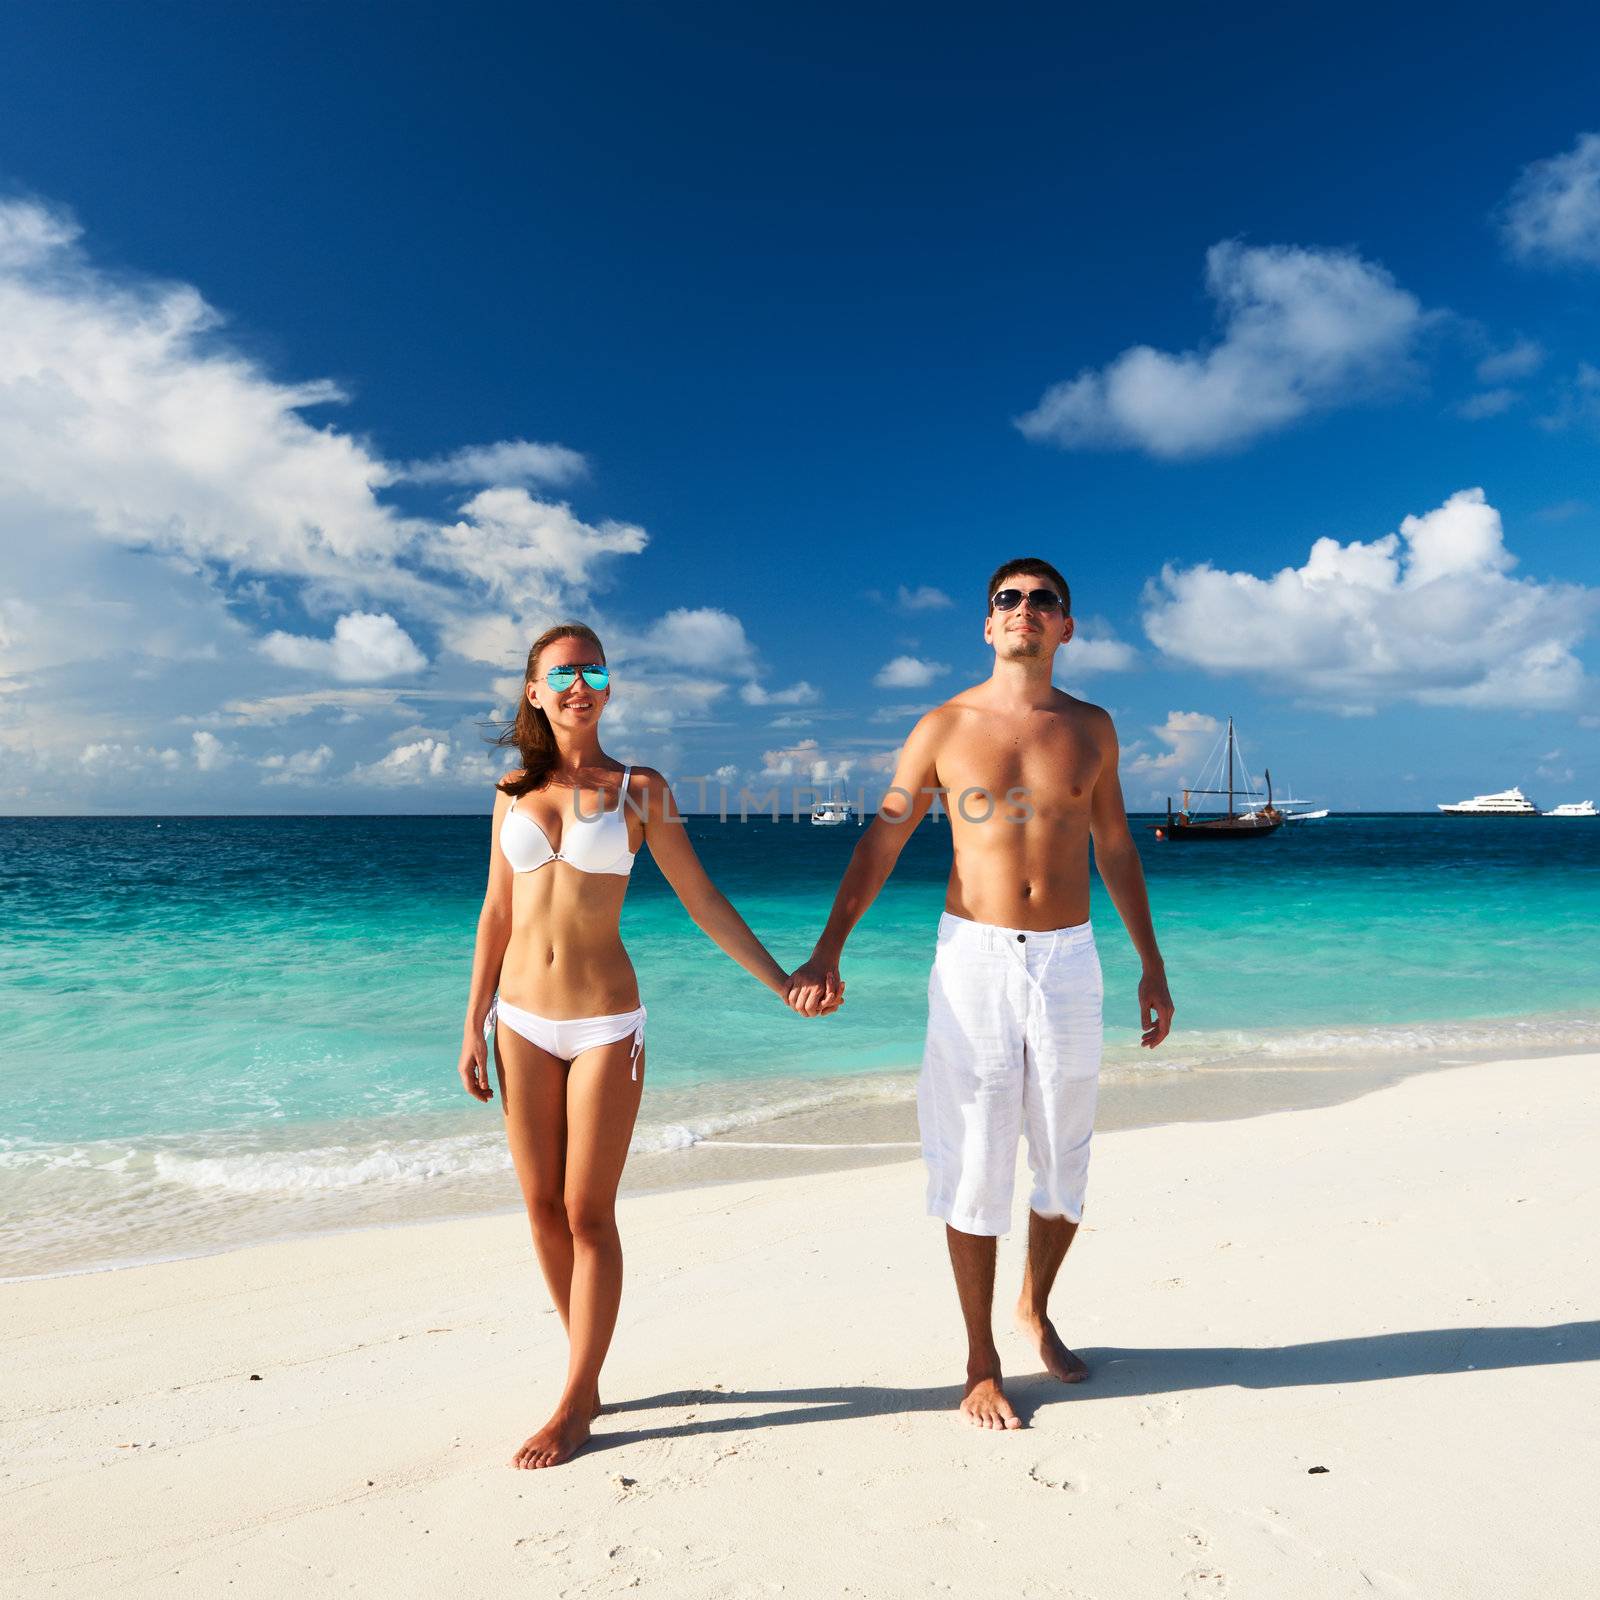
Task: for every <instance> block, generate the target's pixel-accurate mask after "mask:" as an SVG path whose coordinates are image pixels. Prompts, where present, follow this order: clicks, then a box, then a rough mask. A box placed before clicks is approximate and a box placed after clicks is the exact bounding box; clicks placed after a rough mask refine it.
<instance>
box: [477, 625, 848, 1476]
mask: <svg viewBox="0 0 1600 1600" xmlns="http://www.w3.org/2000/svg"><path fill="white" fill-rule="evenodd" d="M609 699H610V673H609V671H608V669H607V667H606V664H605V652H604V650H603V649H602V648H601V645H600V640H599V639H598V638H597V637H596V635H595V634H594V632H593V631H592V630H591V629H589V628H586V627H584V626H583V625H582V624H580V623H563V624H561V625H560V626H558V627H554V628H550V629H548V630H547V631H546V632H544V633H542V634H540V635H539V637H538V638H537V639H535V640H534V642H533V648H532V649H531V650H530V651H529V652H528V666H527V672H526V676H525V681H524V683H523V690H522V701H521V704H520V705H519V706H518V707H517V717H516V721H515V723H514V724H513V725H512V727H511V729H510V730H509V732H508V733H507V734H506V735H505V736H504V737H503V739H502V740H501V742H502V743H504V744H514V745H516V747H517V749H518V751H519V753H520V755H521V758H522V766H521V768H520V770H518V771H514V772H510V773H508V774H507V775H506V777H505V778H504V779H503V780H502V781H501V782H500V784H499V785H498V786H497V793H496V795H495V805H494V824H493V837H492V841H491V844H490V850H489V888H488V892H487V894H486V895H485V896H484V902H483V911H482V913H481V914H480V916H479V918H478V938H477V945H476V948H475V950H474V952H473V961H472V993H471V996H470V998H469V1000H468V1002H467V1019H466V1029H465V1036H464V1038H463V1040H462V1045H461V1078H462V1082H463V1083H464V1084H465V1085H466V1088H467V1092H468V1093H469V1094H471V1095H473V1096H474V1097H475V1098H477V1099H479V1100H489V1099H492V1098H493V1090H492V1089H491V1088H490V1084H489V1061H488V1046H487V1044H486V1042H485V1037H484V1035H485V1031H486V1029H487V1027H488V1025H489V1023H490V1022H492V1021H493V1022H497V1026H496V1028H495V1069H496V1076H497V1077H498V1079H499V1083H500V1097H501V1107H502V1110H503V1112H504V1116H505V1123H506V1133H507V1135H508V1137H509V1139H510V1143H511V1158H512V1162H513V1164H514V1165H515V1167H516V1172H517V1180H518V1182H519V1183H520V1184H521V1186H522V1196H523V1200H524V1201H525V1202H526V1204H527V1207H528V1220H529V1222H530V1223H531V1224H532V1227H533V1244H534V1250H535V1252H536V1253H537V1255H538V1257H539V1265H540V1267H541V1268H542V1269H543V1272H544V1277H545V1282H546V1283H547V1284H548V1285H549V1287H550V1294H551V1297H552V1298H553V1299H554V1301H555V1305H556V1310H557V1311H559V1312H560V1313H561V1320H562V1322H563V1324H564V1325H565V1327H566V1329H567V1338H568V1343H569V1346H570V1358H569V1362H568V1367H567V1379H566V1386H565V1387H564V1388H563V1390H562V1392H561V1398H560V1400H559V1401H558V1402H557V1404H556V1409H555V1413H554V1415H553V1416H552V1417H551V1418H550V1420H549V1421H548V1422H547V1423H546V1424H545V1425H544V1426H543V1427H542V1428H540V1429H539V1431H538V1432H537V1433H535V1434H533V1435H532V1436H531V1437H530V1438H528V1439H527V1440H526V1441H525V1442H524V1443H523V1445H522V1447H521V1449H519V1450H518V1451H517V1453H516V1455H515V1456H514V1457H513V1458H512V1465H513V1466H517V1467H553V1466H558V1465H560V1463H561V1462H563V1461H566V1460H567V1459H568V1458H569V1457H571V1456H572V1455H573V1453H574V1452H575V1451H577V1450H578V1449H580V1448H581V1447H582V1446H583V1444H584V1443H585V1441H586V1440H587V1439H588V1437H589V1424H590V1421H591V1419H592V1418H593V1417H594V1416H595V1414H596V1413H597V1412H598V1411H599V1409H600V1398H599V1383H600V1367H601V1363H602V1362H603V1361H604V1360H605V1357H606V1350H607V1348H608V1346H609V1345H610V1343H611V1333H612V1329H613V1328H614V1327H615V1325H616V1319H617V1306H618V1303H619V1301H620V1299H621V1296H622V1245H621V1241H620V1240H619V1238H618V1236H617V1222H616V1196H617V1184H618V1182H619V1180H620V1179H621V1177H622V1165H623V1162H624V1161H625V1160H626V1159H627V1155H628V1144H629V1141H630V1140H631V1138H632V1136H633V1123H634V1117H635V1116H636V1114H637V1112H638V1110H639V1097H640V1094H641V1092H642V1089H643V1082H642V1079H643V1065H644V1019H645V1009H644V1007H643V1006H642V1005H641V1004H640V1003H639V985H638V981H637V979H636V978H635V977H634V972H633V966H632V964H631V963H630V962H629V960H628V953H627V951H626V950H624V949H623V947H622V939H621V936H620V932H619V926H618V924H619V921H620V917H621V912H622V899H623V896H624V894H626V892H627V888H628V874H629V872H630V871H631V869H632V867H633V859H634V856H635V855H636V854H637V852H638V849H639V846H640V845H641V844H648V845H649V846H650V853H651V855H652V856H653V857H654V858H655V862H656V865H657V866H658V867H659V868H660V869H661V873H662V876H663V877H664V878H665V879H666V880H667V882H668V883H669V884H670V885H671V886H672V888H673V890H674V891H675V892H676V894H677V896H678V898H679V899H680V900H681V901H682V902H683V904H684V908H685V909H686V910H687V911H688V913H689V915H690V916H691V917H692V918H693V919H694V921H695V923H696V924H697V925H698V926H699V927H700V928H701V929H702V930H703V931H704V932H705V933H706V934H707V935H708V936H709V937H710V938H711V939H712V940H714V941H715V942H716V943H717V944H718V945H719V946H720V947H721V948H722V949H723V950H725V951H726V952H727V953H728V954H729V955H730V956H731V957H732V958H733V959H734V960H735V961H737V962H738V963H739V965H740V966H742V967H743V968H744V969H745V970H746V971H747V972H749V973H751V974H752V975H753V976H754V977H756V978H757V979H759V980H760V981H761V982H762V983H764V984H765V985H766V986H767V988H769V989H771V990H772V991H773V993H774V994H776V995H777V996H778V997H779V998H780V999H783V998H784V997H785V996H786V994H787V991H788V977H787V975H786V974H785V973H784V971H783V970H782V968H780V967H779V966H778V964H777V962H776V961H774V960H773V959H772V957H771V956H770V955H769V954H768V953H767V951H766V949H765V947H764V946H763V945H762V944H761V942H760V940H758V939H757V938H756V936H755V935H754V934H753V933H751V931H750V929H749V928H748V927H746V925H745V923H744V920H743V919H742V918H741V917H740V915H739V913H738V912H737V911H735V910H734V909H733V907H732V906H731V905H730V904H729V903H728V901H727V900H726V899H725V898H724V897H723V895H722V894H721V893H720V892H719V891H718V890H717V889H716V888H715V886H714V885H713V884H712V882H711V880H710V879H709V878H708V877H707V876H706V873H705V869H704V868H703V867H701V865H700V862H699V860H698V858H697V857H696V856H695V853H694V847H693V845H691V844H690V842H689V837H688V832H687V830H686V829H685V828H684V827H683V825H682V823H681V821H680V819H679V817H678V812H677V807H676V805H675V804H674V802H673V798H672V792H671V790H670V789H669V788H668V787H667V783H666V780H665V779H664V778H663V777H662V776H661V774H660V773H659V772H657V771H655V770H654V769H653V768H651V767H631V766H624V765H623V764H622V763H621V762H618V761H614V760H613V759H612V758H611V757H610V756H608V755H607V754H606V753H605V752H604V751H603V750H602V749H601V748H600V726H599V725H600V714H601V713H602V712H603V711H604V710H605V707H606V702H607V701H608V700H609ZM497 990H498V994H497V993H496V991H497ZM829 1009H833V1007H829Z"/></svg>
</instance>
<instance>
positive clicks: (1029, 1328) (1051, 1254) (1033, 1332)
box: [952, 1211, 1089, 1383]
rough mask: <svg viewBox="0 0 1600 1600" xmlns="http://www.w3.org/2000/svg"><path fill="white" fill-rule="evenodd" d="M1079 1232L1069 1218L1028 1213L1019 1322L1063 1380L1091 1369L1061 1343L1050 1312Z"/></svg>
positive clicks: (1041, 1356)
mask: <svg viewBox="0 0 1600 1600" xmlns="http://www.w3.org/2000/svg"><path fill="white" fill-rule="evenodd" d="M1077 1231H1078V1224H1077V1223H1076V1222H1073V1221H1072V1220H1071V1219H1070V1218H1068V1217H1041V1216H1040V1215H1039V1213H1038V1212H1037V1211H1030V1212H1029V1213H1028V1262H1027V1265H1026V1266H1025V1267H1024V1268H1023V1270H1022V1297H1021V1299H1019V1300H1018V1301H1017V1325H1018V1326H1019V1327H1020V1328H1021V1329H1022V1331H1023V1332H1024V1333H1025V1334H1027V1336H1028V1337H1029V1338H1030V1339H1031V1340H1032V1341H1033V1343H1034V1344H1035V1345H1036V1346H1037V1348H1038V1351H1039V1359H1040V1360H1041V1361H1042V1362H1043V1363H1044V1369H1045V1371H1046V1372H1048V1373H1049V1374H1050V1375H1051V1377H1053V1378H1059V1379H1060V1380H1061V1381H1062V1382H1063V1383H1082V1382H1083V1380H1084V1379H1085V1378H1087V1377H1088V1376H1089V1369H1088V1368H1087V1367H1086V1366H1085V1365H1084V1364H1083V1362H1082V1361H1081V1360H1079V1358H1078V1357H1077V1356H1075V1355H1074V1354H1073V1353H1072V1352H1071V1351H1070V1350H1069V1349H1067V1347H1066V1345H1064V1344H1063V1343H1062V1342H1061V1336H1060V1335H1059V1334H1058V1333H1057V1332H1056V1330H1055V1324H1054V1323H1053V1322H1051V1320H1050V1312H1049V1302H1050V1288H1051V1285H1052V1284H1054V1283H1055V1281H1056V1274H1057V1273H1058V1272H1059V1271H1060V1270H1061V1263H1062V1262H1063V1261H1065V1260H1066V1258H1067V1251H1068V1250H1069V1249H1070V1248H1071V1246H1072V1240H1073V1237H1074V1236H1075V1235H1076V1233H1077ZM953 1253H954V1252H953V1251H952V1254H953ZM992 1271H993V1266H992V1262H991V1275H992Z"/></svg>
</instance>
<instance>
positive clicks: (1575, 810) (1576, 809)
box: [1542, 800, 1600, 817]
mask: <svg viewBox="0 0 1600 1600" xmlns="http://www.w3.org/2000/svg"><path fill="white" fill-rule="evenodd" d="M1542 814H1543V815H1544V816H1547V817H1600V811H1596V810H1595V808H1594V801H1593V800H1569V801H1568V802H1567V803H1566V804H1565V805H1564V806H1556V807H1555V809H1554V810H1551V811H1546V812H1544V813H1542Z"/></svg>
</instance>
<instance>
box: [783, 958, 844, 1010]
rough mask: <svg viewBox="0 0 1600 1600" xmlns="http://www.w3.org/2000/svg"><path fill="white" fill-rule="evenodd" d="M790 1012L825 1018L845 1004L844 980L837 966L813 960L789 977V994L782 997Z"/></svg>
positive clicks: (798, 968) (832, 963) (795, 970)
mask: <svg viewBox="0 0 1600 1600" xmlns="http://www.w3.org/2000/svg"><path fill="white" fill-rule="evenodd" d="M784 1000H785V1002H786V1003H787V1004H788V1006H789V1009H790V1010H791V1011H798V1012H799V1013H800V1015H801V1016H802V1017H825V1016H828V1015H829V1014H830V1013H831V1012H834V1011H837V1010H838V1009H839V1007H840V1006H842V1005H843V1004H844V979H843V978H841V977H840V976H839V967H838V964H837V963H836V962H827V961H819V960H818V959H817V958H816V957H815V956H813V957H812V958H811V959H810V960H809V961H808V962H806V964H805V965H804V966H801V967H796V968H795V969H794V971H793V972H791V973H790V974H789V992H788V993H787V994H786V995H785V996H784Z"/></svg>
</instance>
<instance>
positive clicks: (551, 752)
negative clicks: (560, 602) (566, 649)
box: [494, 622, 606, 795]
mask: <svg viewBox="0 0 1600 1600" xmlns="http://www.w3.org/2000/svg"><path fill="white" fill-rule="evenodd" d="M557 639H586V640H588V642H589V643H590V644H592V645H593V646H594V653H595V659H596V660H597V661H604V660H605V658H606V652H605V646H604V645H602V644H601V643H600V635H599V634H597V633H596V632H595V631H594V629H593V628H591V627H588V626H586V625H585V624H584V623H581V622H558V623H557V624H556V625H555V627H553V628H546V629H545V630H544V632H543V633H541V634H540V635H539V637H538V638H537V639H535V640H534V641H533V647H532V649H530V650H529V651H528V665H527V669H526V670H525V671H524V672H523V674H522V699H521V701H520V702H519V704H518V706H517V714H516V717H515V719H514V720H513V721H512V722H511V723H510V724H509V725H508V726H507V727H506V728H505V730H504V731H503V732H501V733H500V734H499V735H498V736H497V737H496V739H495V741H494V742H495V743H496V744H497V745H515V746H516V749H517V754H518V755H519V756H521V757H522V771H521V772H520V773H518V774H517V775H516V777H514V778H512V777H505V778H502V779H501V780H500V782H499V783H498V784H497V785H496V787H497V788H499V789H501V790H503V791H504V792H505V793H506V794H509V795H521V794H527V793H528V791H529V790H530V789H542V788H543V787H544V785H545V780H546V779H548V778H549V776H550V774H551V773H552V772H553V771H554V770H555V765H556V760H557V758H558V757H559V755H560V751H559V750H557V749H556V735H555V729H553V728H552V727H551V726H550V719H549V717H547V716H546V715H545V714H544V712H543V711H542V710H541V709H540V708H539V707H538V706H536V705H535V704H534V703H533V702H532V701H531V700H530V699H529V698H528V685H529V684H530V683H532V682H534V680H535V674H536V673H537V672H538V670H539V656H540V653H541V652H542V651H543V650H544V648H545V647H546V646H547V645H552V644H554V643H555V642H556V640H557Z"/></svg>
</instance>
